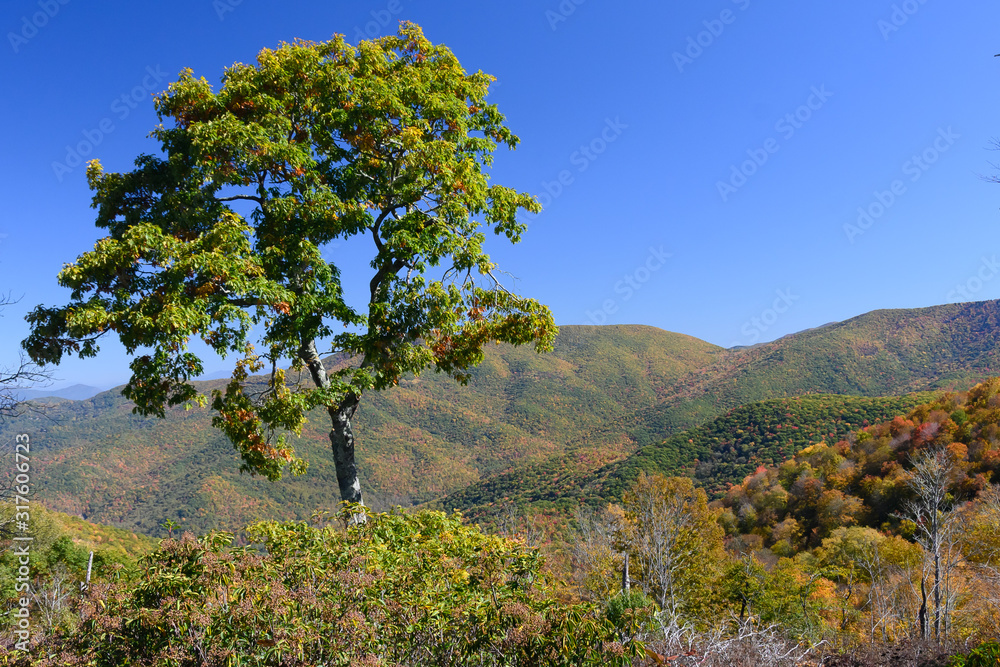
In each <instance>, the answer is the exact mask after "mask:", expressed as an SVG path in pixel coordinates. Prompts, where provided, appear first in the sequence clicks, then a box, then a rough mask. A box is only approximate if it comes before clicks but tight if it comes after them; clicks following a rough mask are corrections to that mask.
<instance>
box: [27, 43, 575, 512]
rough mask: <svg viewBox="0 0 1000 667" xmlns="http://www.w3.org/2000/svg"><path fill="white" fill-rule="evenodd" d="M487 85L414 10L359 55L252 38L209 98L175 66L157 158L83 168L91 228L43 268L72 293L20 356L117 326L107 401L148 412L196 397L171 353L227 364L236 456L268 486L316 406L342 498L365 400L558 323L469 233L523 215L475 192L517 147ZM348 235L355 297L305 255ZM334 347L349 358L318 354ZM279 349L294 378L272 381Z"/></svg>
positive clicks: (182, 363) (218, 402) (347, 495)
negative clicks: (124, 366) (510, 285)
mask: <svg viewBox="0 0 1000 667" xmlns="http://www.w3.org/2000/svg"><path fill="white" fill-rule="evenodd" d="M491 81H493V77H491V76H489V75H487V74H484V73H482V72H476V73H474V74H468V73H466V72H465V70H464V69H463V68H462V67H461V65H460V64H459V62H458V60H457V59H456V58H455V56H454V55H453V54H452V53H451V51H449V50H448V49H447V48H446V47H444V46H435V45H434V44H432V43H431V42H429V41H428V40H427V39H426V38H425V37H424V35H423V33H422V31H421V30H420V28H419V27H418V26H416V25H414V24H411V23H403V24H402V25H401V26H400V29H399V31H398V33H397V34H396V35H394V36H388V37H383V38H380V39H377V40H373V41H364V42H361V43H360V44H358V45H357V46H351V45H349V44H347V43H345V41H344V39H343V36H342V35H337V36H335V37H334V38H333V39H332V40H330V41H328V42H322V43H312V42H302V41H298V42H295V43H294V44H282V45H281V46H280V48H278V49H276V50H270V49H264V50H262V51H261V52H260V54H259V55H258V56H257V62H256V64H254V65H246V64H235V65H233V66H232V67H230V68H229V69H227V70H226V73H225V75H224V77H223V79H222V86H221V88H219V90H217V91H216V90H213V88H212V86H211V85H210V84H209V83H208V82H207V81H206V80H205V79H204V78H195V76H194V75H193V73H192V72H191V71H190V70H186V71H184V72H182V73H181V75H180V78H179V80H178V81H176V82H175V83H172V84H171V85H170V86H169V88H168V89H167V91H165V92H164V93H162V94H160V95H159V96H157V98H156V101H155V103H156V111H157V114H158V115H159V117H160V120H161V121H166V123H164V122H161V124H160V125H159V126H158V127H157V128H156V129H155V130H154V131H153V133H152V135H153V136H154V137H155V138H157V139H159V141H160V142H161V144H162V155H161V156H159V157H158V156H152V155H143V156H140V157H139V158H138V159H137V160H136V163H135V164H136V168H135V169H134V170H132V171H130V172H127V173H105V171H104V170H103V169H102V167H101V165H100V164H99V163H98V162H97V161H93V162H91V163H90V165H89V167H88V170H87V178H88V180H89V183H90V187H91V189H92V190H93V191H94V193H95V194H94V199H93V206H94V207H95V208H96V209H97V211H98V214H97V220H96V224H97V225H98V227H101V228H103V229H106V230H108V235H107V236H106V237H105V238H103V239H101V240H100V241H98V242H97V244H96V245H95V247H94V249H93V250H92V251H90V252H86V253H84V254H83V255H81V256H80V257H79V258H78V259H77V261H76V263H74V264H71V265H67V266H66V267H65V268H64V269H63V271H62V272H61V273H60V274H59V282H60V284H62V285H63V286H65V287H69V288H71V289H72V290H73V292H72V297H71V302H70V303H69V304H68V305H66V306H63V307H54V308H53V307H45V306H39V307H37V308H36V309H35V310H34V311H33V312H32V313H31V314H30V315H29V316H28V318H27V319H28V321H29V322H30V324H31V325H32V330H31V333H30V335H29V337H28V338H27V339H26V340H25V341H24V347H25V349H26V350H27V351H28V353H29V354H30V356H31V358H32V359H33V360H34V361H36V362H40V363H45V364H52V363H59V361H60V360H61V358H62V356H63V355H64V354H67V353H76V354H78V355H79V356H80V357H81V358H82V357H91V356H94V355H96V354H97V352H98V341H99V339H100V338H101V337H102V336H103V335H106V334H108V333H109V332H114V333H115V334H116V335H117V336H118V338H119V339H120V340H121V342H122V343H123V344H124V346H125V348H126V349H127V350H128V352H129V353H130V354H133V355H135V358H134V360H133V362H132V364H131V370H132V375H131V378H130V380H129V382H128V384H127V385H126V386H125V389H124V390H123V394H124V395H125V397H126V398H129V399H130V400H132V401H134V403H135V406H136V407H135V410H136V411H137V412H138V413H141V414H143V415H157V416H160V417H162V416H163V415H164V410H165V408H166V407H169V406H175V405H180V404H186V405H190V404H191V403H192V402H198V403H200V404H201V405H207V404H208V400H209V399H208V397H205V396H202V395H199V394H198V392H197V390H196V388H195V387H194V385H193V384H192V382H191V380H192V378H194V377H197V375H199V374H200V373H201V372H202V370H203V365H202V360H201V358H199V356H198V355H196V354H194V353H192V352H190V351H189V349H188V345H189V342H190V341H191V340H192V338H193V337H198V338H200V339H201V340H203V341H204V342H205V343H207V344H208V345H209V346H210V347H211V348H213V349H214V350H215V351H216V352H217V353H219V354H220V355H222V356H226V355H227V354H235V355H237V357H238V360H237V361H236V363H235V371H234V374H233V379H232V381H231V382H230V383H229V385H228V386H227V387H226V389H225V391H216V392H214V393H213V396H212V401H211V402H212V407H213V409H214V410H215V411H216V415H215V417H214V420H213V423H214V425H215V426H216V427H218V428H220V429H222V430H223V431H224V432H225V433H226V435H227V436H228V437H229V438H230V439H231V440H232V442H233V443H234V445H235V446H236V448H237V449H238V450H239V452H240V454H241V455H242V459H243V463H242V466H241V469H243V470H246V471H249V472H252V473H257V474H263V475H266V476H267V477H268V478H269V479H272V480H274V479H278V478H280V476H281V474H282V471H283V470H285V469H286V467H287V468H290V469H291V471H292V472H300V471H301V470H303V469H304V467H305V462H304V461H302V460H301V459H299V458H297V457H296V456H295V455H294V451H293V448H292V447H291V445H290V444H289V442H288V440H287V438H286V435H287V434H288V433H290V432H292V433H298V432H300V430H301V428H302V426H303V425H304V423H305V421H306V416H307V414H308V412H309V411H310V410H311V409H313V408H315V407H322V408H325V409H326V410H327V411H328V413H329V415H330V418H331V421H332V426H331V431H330V440H331V443H332V447H333V454H334V459H335V463H336V470H337V479H338V483H339V486H340V495H341V498H342V499H343V500H345V501H352V502H361V485H360V482H359V480H358V473H357V466H356V463H355V454H354V449H355V447H354V433H353V429H352V426H351V419H352V417H353V415H354V413H355V410H356V409H357V407H358V403H359V400H360V398H361V396H362V394H363V392H364V391H366V390H382V389H385V388H388V387H391V386H393V385H395V384H397V382H398V381H399V379H400V377H401V376H403V375H405V374H407V373H419V372H420V371H421V370H424V369H427V368H432V367H433V368H434V369H435V370H437V371H443V372H446V373H448V374H450V375H451V376H453V377H454V378H456V379H457V380H459V381H462V382H464V381H466V380H467V379H468V375H467V370H468V369H469V368H470V367H472V366H474V365H475V364H477V363H478V362H479V361H480V360H481V359H482V355H483V352H482V351H483V346H484V345H485V344H487V343H489V342H494V341H502V342H507V343H512V344H515V345H518V344H525V343H534V345H535V347H536V349H537V350H538V351H540V352H541V351H546V350H550V349H551V345H552V340H553V339H554V337H555V335H556V333H557V329H556V327H555V325H554V323H553V319H552V314H551V312H550V311H549V309H548V308H547V307H545V306H543V305H541V304H539V303H538V302H537V301H535V300H533V299H528V298H524V297H521V296H518V295H515V294H513V293H511V292H509V291H508V290H507V289H505V288H504V286H503V284H502V283H501V282H500V281H499V280H498V279H497V278H496V277H495V276H496V265H495V264H494V263H493V262H491V261H490V258H489V256H488V255H487V254H486V253H485V251H484V247H483V246H484V242H485V235H484V234H483V233H482V232H481V231H480V229H481V228H484V227H485V228H491V229H492V230H493V232H495V233H496V234H497V235H503V236H506V237H507V239H509V240H510V241H511V242H514V243H516V242H518V241H519V240H520V238H521V235H522V233H523V232H524V229H525V227H524V224H523V223H521V222H518V221H517V219H516V218H517V215H518V213H519V212H520V211H521V210H522V209H523V210H527V211H531V212H538V211H539V210H540V207H539V205H538V203H537V202H536V201H535V200H534V199H533V198H532V197H531V196H530V195H528V194H526V193H519V192H517V191H516V190H513V189H511V188H508V187H504V186H501V185H496V184H491V183H490V179H489V176H488V173H487V172H486V168H487V167H488V166H489V165H490V164H491V162H492V156H493V152H494V151H495V150H496V148H497V146H498V145H499V144H505V145H506V146H508V147H509V148H511V149H513V148H514V147H515V146H516V145H517V143H518V139H517V137H516V136H514V134H512V133H511V132H510V130H509V129H508V128H507V127H506V126H505V125H504V117H503V116H502V115H501V114H500V113H499V111H498V110H497V108H496V106H495V105H492V104H489V103H487V102H486V101H485V98H486V95H487V90H488V87H489V85H490V82H491ZM353 237H358V238H357V240H356V241H352V242H350V243H349V244H347V246H346V247H348V248H349V249H350V251H351V252H352V253H353V252H360V251H361V250H360V249H361V248H362V247H363V244H365V243H367V241H365V240H364V239H369V240H370V246H369V247H370V248H371V254H370V256H371V263H370V266H371V272H370V274H368V275H365V276H363V277H362V284H364V283H367V290H366V292H367V303H366V304H365V305H364V307H362V308H355V307H353V306H351V305H349V304H348V303H347V301H345V298H344V291H343V289H342V283H341V272H340V267H338V266H337V264H336V263H333V262H328V261H326V260H325V259H324V258H323V257H322V256H321V251H322V249H323V246H324V245H326V244H329V243H331V242H334V241H335V240H337V239H352V238H353ZM359 244H361V245H359ZM338 325H341V326H338ZM336 330H340V333H335V331H336ZM332 353H340V354H341V355H343V357H344V358H346V359H350V362H348V363H342V364H339V365H338V366H336V367H327V366H325V365H324V363H323V361H322V359H321V354H332ZM289 361H290V362H291V369H292V370H293V371H299V372H301V373H302V377H306V378H309V379H307V380H306V381H304V382H299V381H295V380H294V376H293V375H292V374H289V375H288V377H287V378H286V374H285V372H284V371H283V370H282V366H283V365H287V362H289ZM283 362H284V364H283ZM262 369H269V372H268V373H265V379H264V380H262V381H253V382H251V381H248V377H249V375H250V374H251V373H255V372H258V371H261V370H262ZM305 371H308V373H307V374H306V373H305Z"/></svg>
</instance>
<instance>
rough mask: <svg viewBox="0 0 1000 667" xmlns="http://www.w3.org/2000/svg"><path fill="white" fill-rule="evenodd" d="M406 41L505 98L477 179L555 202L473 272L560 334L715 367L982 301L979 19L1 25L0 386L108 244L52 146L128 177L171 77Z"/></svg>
mask: <svg viewBox="0 0 1000 667" xmlns="http://www.w3.org/2000/svg"><path fill="white" fill-rule="evenodd" d="M577 2H578V3H579V4H576V3H577ZM401 19H407V20H412V21H415V22H417V23H418V24H420V25H421V26H422V27H423V28H424V31H425V33H426V34H427V36H428V37H429V38H430V39H431V40H432V41H434V42H436V43H443V44H446V45H448V46H449V47H450V48H451V49H452V50H453V51H454V52H455V53H456V55H457V56H458V57H459V59H460V61H461V62H462V63H463V65H464V66H465V67H466V69H468V70H477V69H482V70H483V71H485V72H488V73H490V74H493V75H495V76H496V77H498V79H499V82H498V85H497V86H496V88H495V92H493V93H491V95H492V100H494V101H495V102H496V103H497V104H498V105H499V107H500V110H501V111H502V112H503V113H504V114H505V115H506V116H507V119H508V123H509V125H510V126H511V127H512V128H513V130H514V131H515V133H516V134H518V135H519V136H520V138H521V146H520V147H519V148H518V149H517V150H516V151H514V152H502V153H501V154H500V155H499V158H498V160H497V163H496V167H495V170H494V179H495V180H496V181H497V182H500V183H504V184H508V185H511V186H514V187H517V188H519V189H523V190H528V191H531V192H532V193H535V194H538V195H543V194H545V195H547V196H545V197H542V200H543V203H544V204H545V205H546V209H545V211H544V212H543V213H542V214H540V215H539V216H537V217H535V218H534V219H533V220H531V222H530V225H529V231H528V233H527V234H526V236H525V240H524V241H523V242H522V243H521V244H520V245H518V246H513V247H512V246H509V245H504V244H501V243H499V242H498V243H496V244H494V246H493V248H492V251H493V255H494V257H495V258H496V259H497V260H498V261H499V263H500V265H501V267H502V268H503V269H505V270H506V271H508V272H509V273H510V274H512V275H513V276H515V277H516V278H517V281H516V288H517V289H518V290H519V291H520V292H522V293H524V294H527V295H530V296H533V297H536V298H538V299H540V300H541V301H542V302H544V303H547V304H549V305H550V307H551V308H552V310H553V312H554V313H555V316H556V321H557V323H558V324H587V323H593V322H607V323H639V324H649V325H652V326H656V327H660V328H662V329H667V330H670V331H678V332H683V333H687V334H691V335H693V336H697V337H699V338H702V339H705V340H708V341H710V342H713V343H717V344H719V345H723V346H730V345H735V344H749V343H753V342H759V341H764V340H771V339H774V338H777V337H779V336H782V335H785V334H787V333H791V332H794V331H798V330H802V329H805V328H808V327H813V326H817V325H820V324H824V323H826V322H830V321H834V320H842V319H846V318H849V317H852V316H854V315H858V314H861V313H863V312H866V311H869V310H873V309H877V308H895V307H919V306H930V305H935V304H942V303H947V302H952V301H968V300H981V299H993V298H1000V266H997V265H996V264H995V263H994V259H995V257H998V256H1000V185H995V184H991V183H988V182H986V181H985V180H984V179H983V176H988V175H990V174H997V173H1000V170H997V169H994V167H993V166H992V164H991V163H992V162H998V163H1000V153H995V152H991V150H990V148H991V145H992V142H993V141H994V139H996V138H1000V115H998V114H997V110H998V109H1000V58H994V57H993V55H994V54H995V53H1000V37H998V36H997V31H996V27H997V25H1000V6H998V5H997V4H996V3H995V2H986V1H985V0H967V1H961V2H951V3H946V2H944V0H906V2H900V1H898V0H896V1H894V0H865V1H864V2H862V1H861V0H846V1H843V2H835V3H834V2H826V3H806V2H801V3H797V2H778V3H775V2H772V3H765V2H763V1H762V0H736V1H733V0H711V1H705V2H698V3H660V2H638V1H637V2H624V3H609V2H599V1H598V0H576V2H574V0H563V1H562V2H561V3H560V2H559V0H548V1H544V0H542V1H540V0H534V1H532V2H528V1H521V0H506V1H504V2H499V1H493V2H474V3H466V2H461V3H460V2H431V1H430V0H363V1H360V0H354V1H352V2H350V3H347V2H342V3H332V2H326V1H323V2H320V1H312V2H304V1H288V2H280V3H279V2H273V1H272V2H267V1H265V0H243V1H242V2H237V0H216V1H215V2H213V1H212V0H198V1H192V0H175V1H173V2H169V3H166V2H159V3H151V2H134V1H132V2H121V1H104V2H100V3H93V2H84V1H83V0H40V1H39V0H33V1H27V0H8V1H7V2H4V3H3V6H2V9H0V31H2V32H0V34H2V36H3V40H2V44H0V60H2V76H3V78H2V81H0V90H2V91H3V92H2V94H0V126H2V127H4V128H5V136H4V138H3V142H2V146H3V158H4V159H3V160H2V161H0V183H2V187H3V196H2V197H0V291H10V292H12V293H13V295H14V296H15V297H20V298H21V302H20V303H19V304H17V305H15V306H11V307H8V308H7V309H6V310H5V311H4V312H3V317H2V319H0V364H7V365H10V364H11V363H13V362H14V361H15V360H16V357H17V348H18V344H19V342H20V340H21V339H23V338H24V337H25V336H26V335H27V325H26V324H25V323H24V321H23V316H24V314H25V313H26V312H27V311H28V310H30V309H31V308H32V307H34V306H35V305H37V304H39V303H45V304H48V305H57V304H63V303H65V301H66V300H67V298H68V293H67V292H66V291H65V290H62V289H61V288H59V287H58V285H57V284H56V282H55V276H56V274H57V272H58V271H59V269H60V267H61V266H62V265H63V264H64V263H66V262H71V261H73V260H74V259H75V258H76V257H77V256H78V255H79V254H80V253H81V252H84V251H86V250H89V249H90V248H91V247H92V245H93V243H94V241H95V240H96V239H97V238H98V237H99V236H100V235H99V233H98V232H99V230H97V229H96V228H95V227H94V225H93V215H94V211H93V210H92V209H91V208H90V193H89V191H88V189H87V186H86V183H85V180H84V174H83V168H82V167H80V166H76V167H73V166H72V164H71V163H73V162H74V159H73V156H67V147H76V146H78V145H80V144H81V142H83V148H84V149H85V148H86V147H87V144H86V142H87V141H91V140H93V141H92V143H94V144H96V145H95V146H94V147H93V150H92V151H91V153H90V155H87V156H84V157H83V159H90V158H92V157H98V158H100V159H101V161H102V163H103V164H104V165H105V168H106V169H108V170H115V171H122V170H127V169H129V168H130V166H131V163H132V160H133V159H134V157H135V156H136V155H138V154H140V153H143V152H155V151H156V150H157V145H156V144H155V142H154V141H153V140H151V139H149V138H147V134H148V132H149V131H150V130H151V129H152V127H153V126H154V124H155V122H156V119H155V115H154V114H153V109H152V102H151V97H150V96H151V93H153V92H158V91H159V90H161V89H162V88H164V87H165V86H166V85H167V83H168V82H169V81H170V80H172V79H173V78H175V77H176V75H177V73H178V72H179V71H180V70H181V69H182V68H185V67H191V68H193V69H194V71H195V73H196V74H197V75H200V76H205V77H206V78H207V79H208V80H209V81H212V82H213V83H217V82H218V80H219V77H220V75H221V73H222V71H223V68H224V67H226V66H227V65H230V64H232V63H233V62H236V61H242V62H250V61H252V60H253V58H254V55H255V54H256V52H257V51H258V50H259V49H261V48H262V47H275V46H277V45H278V44H279V43H280V42H281V41H290V40H292V39H294V38H304V39H311V40H323V39H328V38H329V37H330V36H331V35H333V34H334V33H337V32H340V33H344V34H346V35H347V38H348V41H350V42H351V43H356V41H357V40H358V39H359V38H362V37H370V36H377V35H382V34H386V33H389V32H394V31H395V27H396V25H397V24H398V21H399V20H401ZM60 165H61V166H60ZM734 170H735V172H734ZM560 178H562V181H563V183H562V184H560V183H559V181H560ZM546 184H547V185H548V187H547V188H546ZM880 199H881V201H880ZM859 208H860V209H862V210H863V211H867V213H868V217H867V218H864V217H863V218H861V220H860V221H859V216H860V213H859ZM845 226H846V227H845ZM334 252H335V251H334ZM664 255H669V256H668V257H667V256H664ZM359 279H360V278H359ZM959 287H961V288H962V289H961V290H959V289H957V288H959ZM606 306H607V307H606ZM127 363H128V359H127V358H126V356H125V355H124V352H123V351H122V350H121V348H120V347H119V346H117V344H112V343H111V342H110V341H109V343H108V344H106V345H105V346H104V350H103V352H102V354H101V356H100V357H99V358H97V359H91V360H87V361H85V362H80V361H72V362H67V363H64V365H63V366H62V367H60V368H59V369H58V371H57V377H58V378H60V380H61V381H60V382H59V383H58V385H63V384H72V383H74V382H83V383H87V384H92V385H98V386H110V385H113V384H116V383H120V382H124V381H125V380H126V379H127V376H128V371H127ZM207 366H208V368H209V369H210V370H215V369H218V368H222V364H219V363H209V364H207Z"/></svg>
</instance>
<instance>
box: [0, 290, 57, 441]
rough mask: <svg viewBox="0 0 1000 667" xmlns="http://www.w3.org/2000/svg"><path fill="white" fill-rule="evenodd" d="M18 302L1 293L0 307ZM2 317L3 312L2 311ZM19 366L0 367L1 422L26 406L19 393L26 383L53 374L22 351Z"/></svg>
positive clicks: (36, 382) (32, 383) (46, 378)
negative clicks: (41, 367) (44, 369)
mask: <svg viewBox="0 0 1000 667" xmlns="http://www.w3.org/2000/svg"><path fill="white" fill-rule="evenodd" d="M14 303H17V300H16V299H12V298H11V296H10V294H2V295H0V309H3V308H4V306H10V305H12V304H14ZM0 317H2V313H0ZM18 359H19V360H18V364H17V366H15V367H13V368H7V367H0V422H2V421H4V420H5V419H8V418H10V417H14V416H16V415H17V414H19V413H20V411H21V410H22V409H23V408H24V407H25V404H24V402H23V401H21V396H20V393H19V390H20V389H23V388H24V386H25V385H35V384H39V383H44V382H48V381H49V380H51V376H50V375H49V373H48V372H46V371H43V370H42V369H40V368H39V367H38V366H36V365H35V364H33V363H31V361H30V360H28V359H27V357H25V355H24V353H23V352H22V353H20V355H19V358H18Z"/></svg>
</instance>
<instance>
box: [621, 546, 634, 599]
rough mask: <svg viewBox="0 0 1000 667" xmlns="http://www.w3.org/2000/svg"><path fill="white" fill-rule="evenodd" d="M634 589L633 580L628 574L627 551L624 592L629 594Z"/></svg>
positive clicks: (623, 570)
mask: <svg viewBox="0 0 1000 667" xmlns="http://www.w3.org/2000/svg"><path fill="white" fill-rule="evenodd" d="M631 589H632V580H631V579H630V578H629V576H628V552H627V551H626V552H625V567H624V568H623V569H622V593H624V594H625V595H628V594H629V592H630V591H631Z"/></svg>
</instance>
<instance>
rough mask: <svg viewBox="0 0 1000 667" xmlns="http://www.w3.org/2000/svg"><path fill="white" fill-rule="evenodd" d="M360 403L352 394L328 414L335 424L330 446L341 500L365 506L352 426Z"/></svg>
mask: <svg viewBox="0 0 1000 667" xmlns="http://www.w3.org/2000/svg"><path fill="white" fill-rule="evenodd" d="M358 401H359V399H358V397H357V396H356V395H355V394H354V393H353V392H351V393H350V394H348V395H347V398H345V399H344V400H343V401H342V402H341V403H340V405H339V406H337V407H334V406H332V405H331V406H330V407H329V408H328V412H329V413H330V419H331V421H332V422H333V428H332V429H331V430H330V444H331V445H332V446H333V460H334V463H335V464H336V466H337V484H338V485H340V499H341V500H343V501H345V502H349V503H360V504H362V505H363V504H364V502H363V501H362V500H361V482H359V481H358V464H357V463H356V462H355V460H354V428H353V427H352V426H351V418H352V417H354V411H355V410H357V409H358Z"/></svg>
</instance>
